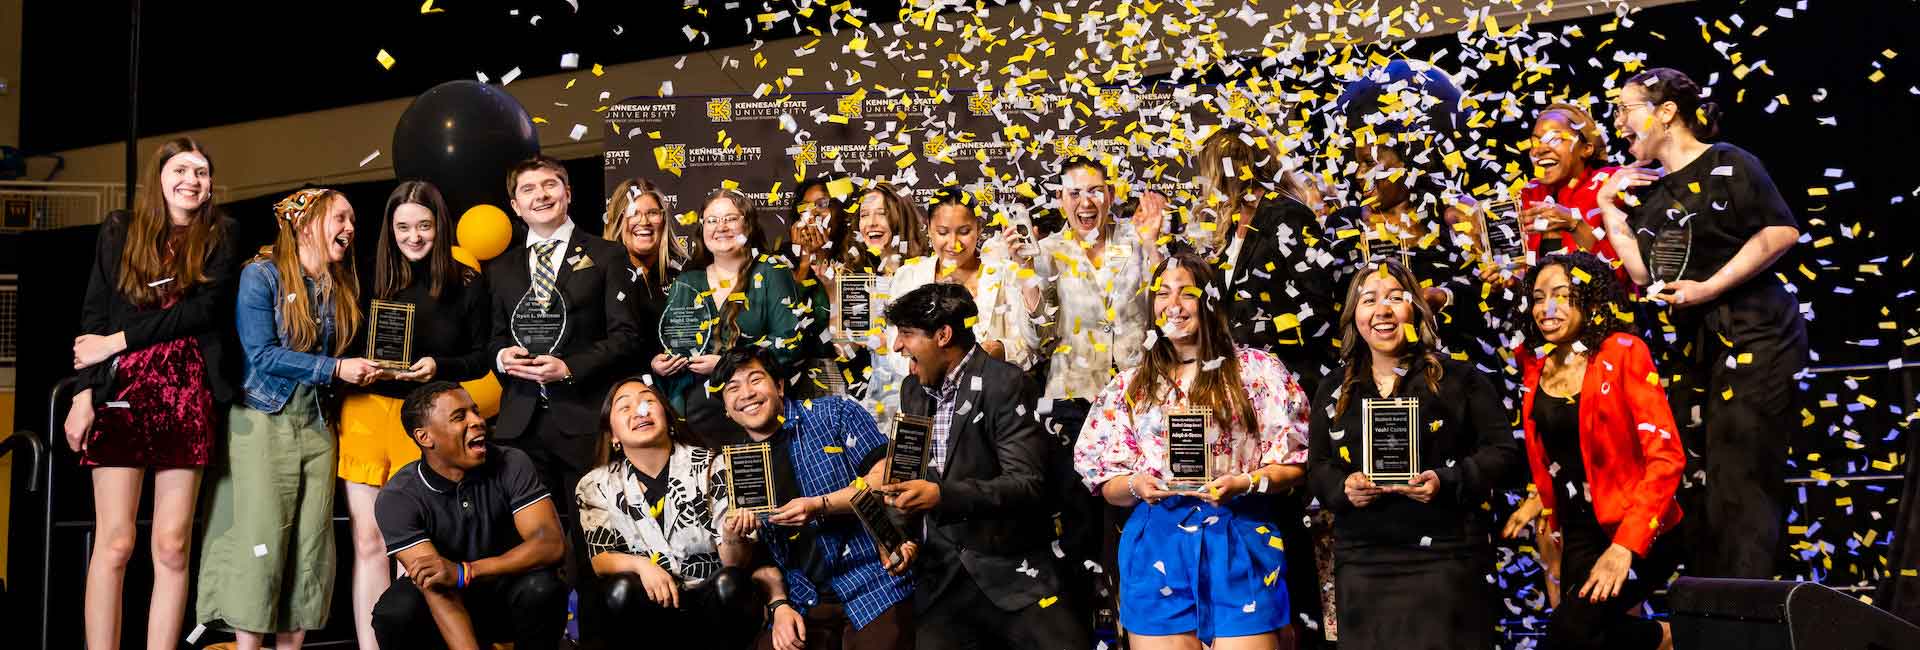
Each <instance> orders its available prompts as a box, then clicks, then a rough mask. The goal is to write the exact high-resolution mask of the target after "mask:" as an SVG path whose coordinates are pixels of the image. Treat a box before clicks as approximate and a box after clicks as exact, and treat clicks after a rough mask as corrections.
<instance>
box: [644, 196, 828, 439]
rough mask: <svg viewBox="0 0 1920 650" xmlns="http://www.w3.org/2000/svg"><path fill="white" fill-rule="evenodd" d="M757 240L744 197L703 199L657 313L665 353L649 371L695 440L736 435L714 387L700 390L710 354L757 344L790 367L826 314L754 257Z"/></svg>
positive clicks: (779, 269)
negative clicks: (696, 228) (686, 251)
mask: <svg viewBox="0 0 1920 650" xmlns="http://www.w3.org/2000/svg"><path fill="white" fill-rule="evenodd" d="M759 242H760V226H759V224H758V222H757V221H755V219H754V211H753V201H752V200H751V199H749V198H747V196H746V195H745V194H741V193H739V192H736V191H733V190H724V189H723V190H718V191H715V192H714V193H712V194H709V195H707V199H706V201H704V202H702V203H701V207H700V239H699V240H698V241H696V242H695V243H694V245H693V251H692V252H693V257H692V260H691V262H690V263H689V264H688V265H687V268H686V270H684V271H682V272H681V273H680V277H679V278H678V279H676V280H674V282H673V287H672V289H670V290H669V291H668V293H667V307H666V309H664V310H662V312H661V315H660V344H661V346H662V347H663V348H665V350H666V352H665V353H664V354H661V355H660V356H657V357H654V359H653V371H654V373H655V375H656V376H658V377H661V378H662V381H661V385H662V387H663V388H664V389H665V390H666V393H667V399H668V400H669V401H670V402H672V404H673V407H674V410H676V411H679V412H680V413H683V414H685V415H686V417H687V425H688V426H690V427H691V428H692V429H693V430H694V431H697V432H700V433H701V434H702V435H706V434H709V433H712V432H716V431H738V430H739V425H737V424H734V423H733V421H732V420H731V419H728V418H727V414H726V407H725V405H723V404H722V403H721V401H720V399H719V397H718V394H719V393H718V389H717V387H716V388H715V389H713V390H709V388H708V386H707V381H706V378H707V377H708V376H709V375H712V374H713V370H714V366H715V364H717V363H719V361H720V355H719V353H718V352H716V351H719V350H728V349H732V348H733V347H734V346H735V345H745V344H761V343H764V344H765V345H767V346H768V348H769V349H770V350H771V351H772V353H773V357H774V359H776V360H777V361H778V362H779V363H780V364H781V365H783V366H785V367H787V368H793V367H796V366H797V365H798V362H799V361H800V360H801V359H803V358H804V357H805V353H804V351H805V350H806V349H807V341H809V340H815V339H817V338H818V337H819V335H820V332H821V331H822V330H824V329H825V328H826V325H827V318H826V313H825V310H819V309H815V299H814V298H813V297H812V296H811V295H810V294H808V293H802V292H801V290H800V287H799V286H798V285H796V284H795V283H794V281H793V273H792V272H791V271H789V270H788V269H787V268H786V267H785V266H784V265H782V266H776V265H775V264H774V263H773V262H771V261H768V260H766V259H756V256H757V255H759ZM803 323H804V325H803Z"/></svg>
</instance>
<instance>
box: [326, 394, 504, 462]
mask: <svg viewBox="0 0 1920 650" xmlns="http://www.w3.org/2000/svg"><path fill="white" fill-rule="evenodd" d="M460 387H461V388H464V389H466V390H467V394H469V395H472V396H473V400H474V403H475V405H476V406H478V407H479V408H480V415H481V416H482V417H486V418H492V417H493V416H494V415H497V414H499V412H500V383H499V382H498V381H495V380H494V378H493V375H490V374H489V375H481V377H480V378H479V379H475V380H473V381H463V382H460ZM402 403H403V400H398V399H394V398H391V397H384V396H380V395H374V394H371V393H353V394H351V395H348V396H347V398H346V399H345V400H344V401H343V402H342V403H341V404H340V469H339V471H338V472H336V473H337V474H339V476H340V478H343V479H346V480H349V481H353V482H355V483H362V484H366V485H371V486H374V487H379V486H382V485H385V484H386V483H387V479H389V478H392V477H393V474H394V473H395V472H398V471H400V468H402V467H405V466H406V465H407V463H411V462H413V461H415V460H419V459H420V447H419V446H418V445H415V444H413V438H412V437H410V436H408V435H407V432H406V430H405V429H402V428H401V426H400V406H401V404H402Z"/></svg>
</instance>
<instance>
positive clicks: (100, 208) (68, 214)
mask: <svg viewBox="0 0 1920 650" xmlns="http://www.w3.org/2000/svg"><path fill="white" fill-rule="evenodd" d="M134 188H135V190H136V191H137V190H138V189H139V186H137V185H136V186H134ZM227 194H228V192H227V188H226V187H224V186H220V185H215V186H213V202H214V203H215V204H219V203H222V202H225V201H226V200H227ZM126 205H127V187H126V185H125V184H122V183H67V182H59V181H0V231H13V230H52V229H55V228H68V227H72V226H86V225H92V224H96V223H100V219H102V218H104V217H106V215H107V213H108V212H112V211H114V210H118V209H120V208H123V207H126Z"/></svg>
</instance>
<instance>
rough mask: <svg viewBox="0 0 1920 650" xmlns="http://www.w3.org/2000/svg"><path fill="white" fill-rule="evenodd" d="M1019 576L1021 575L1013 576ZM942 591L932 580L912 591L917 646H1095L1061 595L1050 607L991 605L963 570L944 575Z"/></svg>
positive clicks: (1030, 649) (1066, 649)
mask: <svg viewBox="0 0 1920 650" xmlns="http://www.w3.org/2000/svg"><path fill="white" fill-rule="evenodd" d="M1013 579H1020V578H1013ZM942 582H944V583H945V584H944V586H943V587H940V592H939V593H931V592H932V590H933V587H931V586H930V584H931V583H932V581H927V582H921V583H920V586H919V590H920V592H919V593H915V594H914V608H913V609H914V617H915V618H916V619H918V620H919V630H918V631H917V632H916V633H915V639H916V644H915V647H917V648H919V650H975V649H985V648H1013V649H1015V650H1086V649H1087V648H1091V647H1093V645H1092V642H1091V641H1090V640H1089V637H1088V636H1087V629H1086V625H1085V624H1083V623H1082V622H1081V621H1080V620H1078V619H1077V615H1076V611H1077V610H1075V609H1073V608H1072V607H1071V603H1069V602H1064V601H1067V600H1068V599H1069V598H1071V596H1062V597H1060V599H1059V600H1058V601H1053V602H1051V603H1049V604H1048V605H1046V606H1042V605H1041V604H1040V603H1034V604H1032V605H1028V606H1026V607H1023V608H1021V609H1020V610H1019V611H1013V612H1009V611H1007V610H1004V609H1001V608H1000V607H999V606H998V605H995V604H993V599H991V598H988V597H987V594H986V592H983V591H980V586H979V585H978V584H975V583H974V581H973V578H972V577H970V576H968V575H966V574H965V570H961V574H960V575H957V576H954V577H953V579H951V580H945V581H942Z"/></svg>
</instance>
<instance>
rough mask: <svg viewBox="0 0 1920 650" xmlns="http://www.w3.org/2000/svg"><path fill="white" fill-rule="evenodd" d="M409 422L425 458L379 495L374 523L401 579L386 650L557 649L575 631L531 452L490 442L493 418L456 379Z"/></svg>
mask: <svg viewBox="0 0 1920 650" xmlns="http://www.w3.org/2000/svg"><path fill="white" fill-rule="evenodd" d="M400 422H401V425H402V426H404V427H405V428H406V430H407V433H408V435H411V436H413V442H414V444H417V445H419V446H420V460H417V461H414V462H412V463H409V464H408V465H407V466H406V467H402V468H400V471H399V473H397V474H395V475H394V477H393V478H392V479H391V480H389V481H387V484H386V486H384V487H382V488H380V497H379V500H377V501H375V502H374V518H375V519H377V520H378V521H379V522H380V534H381V536H382V537H385V538H386V542H387V555H389V556H392V557H393V558H395V559H397V560H399V561H400V564H401V566H402V567H403V568H404V569H405V571H406V576H405V577H404V578H403V579H400V580H395V581H394V583H393V586H392V587H389V588H388V589H387V592H386V593H385V594H383V595H381V596H380V602H379V603H378V604H376V605H374V608H373V630H374V636H375V637H377V638H378V639H379V641H380V646H381V647H384V648H434V647H441V646H443V645H444V646H446V647H450V648H454V649H455V650H464V649H467V648H478V647H480V643H481V642H482V641H494V640H499V641H512V642H513V644H514V647H515V648H516V649H517V650H542V649H544V648H553V647H555V646H556V645H557V644H558V643H559V640H560V630H561V628H562V627H563V626H565V625H566V616H567V611H566V607H567V586H566V583H564V582H561V581H560V578H559V576H558V575H557V574H556V573H555V571H556V567H557V565H559V564H560V561H561V558H562V557H563V556H564V554H565V552H566V538H565V537H564V536H563V535H562V533H561V530H560V518H559V516H558V515H556V514H554V509H553V501H552V500H551V499H550V498H549V491H548V490H547V486H546V485H544V484H542V483H541V481H540V475H539V474H538V473H537V472H536V471H535V470H534V468H533V463H532V462H531V461H529V460H528V459H527V455H526V454H525V453H524V452H521V451H520V450H518V449H512V448H507V447H496V446H493V445H489V444H487V422H486V419H485V418H483V417H481V416H480V412H479V410H478V409H477V408H476V407H475V406H474V404H473V398H472V397H470V396H468V395H467V391H465V390H463V389H461V388H460V386H459V385H458V384H453V383H448V382H433V383H430V384H427V385H425V386H422V387H420V388H418V389H415V390H414V391H413V393H412V394H410V395H408V396H407V400H406V402H405V404H404V405H402V406H401V409H400Z"/></svg>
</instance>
